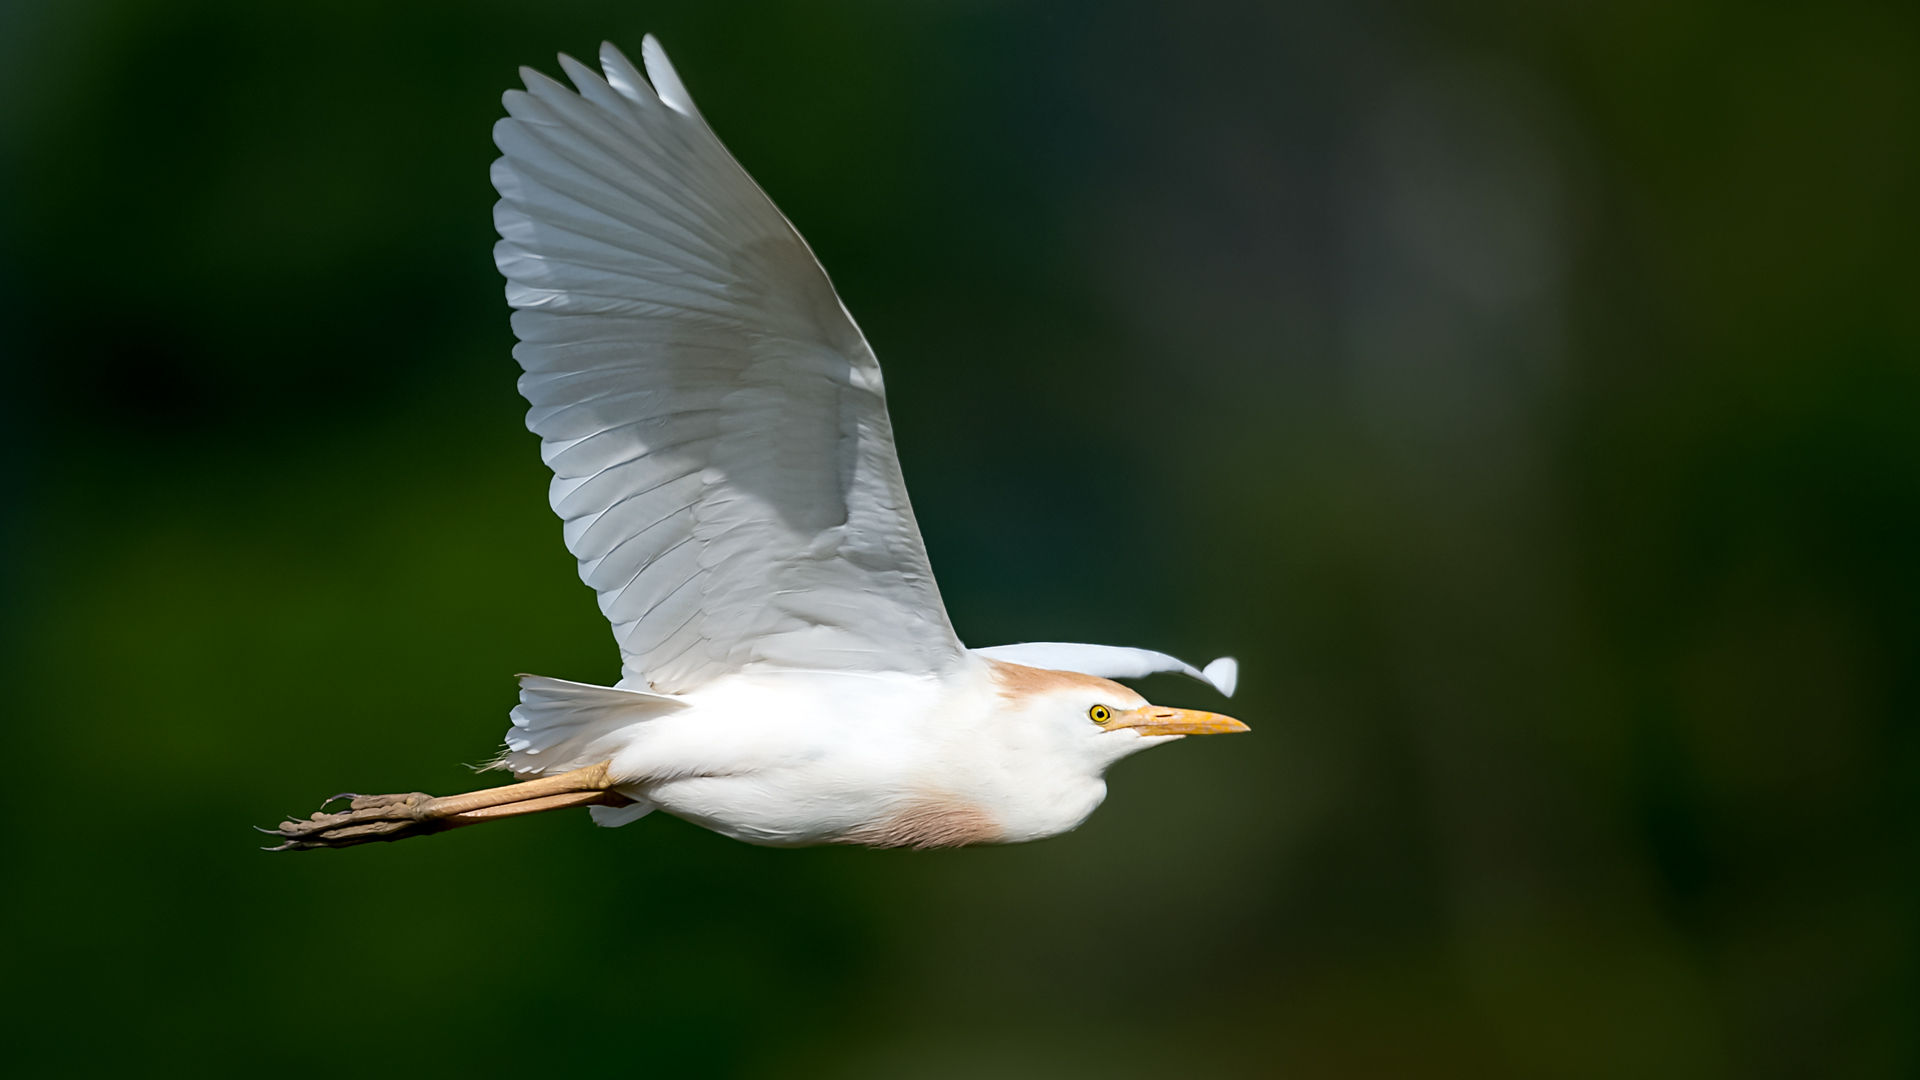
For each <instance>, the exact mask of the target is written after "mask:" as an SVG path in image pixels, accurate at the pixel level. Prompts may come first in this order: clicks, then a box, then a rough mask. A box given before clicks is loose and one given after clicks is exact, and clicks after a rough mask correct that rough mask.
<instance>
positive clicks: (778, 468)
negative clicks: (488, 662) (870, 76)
mask: <svg viewBox="0 0 1920 1080" xmlns="http://www.w3.org/2000/svg"><path fill="white" fill-rule="evenodd" d="M643 56H644V59H645V61H646V70H647V75H646V76H645V77H643V76H642V75H641V73H640V71H639V70H638V69H637V68H636V67H635V66H634V65H633V64H632V63H631V62H630V61H629V60H628V59H627V58H626V57H625V56H623V55H622V54H621V53H620V52H619V50H617V49H615V48H614V47H613V46H612V45H605V46H603V47H602V48H601V51H600V60H601V66H602V69H603V71H604V75H602V74H599V73H595V72H594V71H592V70H591V69H589V68H588V67H587V66H586V65H584V64H581V63H579V62H578V61H576V60H574V59H572V58H571V57H565V56H563V57H561V59H560V66H561V69H562V71H563V72H564V73H565V74H566V75H567V76H568V78H570V79H571V80H572V81H573V84H574V89H569V88H567V87H566V86H565V85H563V84H561V83H560V82H558V81H556V80H554V79H551V78H548V77H547V76H545V75H542V74H540V73H539V72H535V71H532V70H530V69H522V77H523V79H524V80H525V83H526V90H524V91H518V90H515V91H509V92H508V93H507V94H506V95H505V98H504V103H505V105H506V109H507V113H508V115H507V117H506V118H505V119H502V120H500V121H498V122H497V123H496V124H495V126H494V142H495V144H496V145H498V146H499V148H500V151H501V154H502V157H501V158H500V159H499V160H498V161H496V162H495V163H494V165H493V168H492V170H491V175H492V177H493V181H494V186H495V187H496V189H497V190H498V191H499V192H500V202H499V203H498V204H496V206H495V208H494V221H495V224H496V226H497V228H498V230H499V233H500V243H499V244H498V245H496V246H495V249H494V258H495V261H496V264H497V265H498V266H499V268H500V271H501V273H502V274H504V275H505V276H506V278H507V300H508V303H509V304H511V305H512V306H513V307H514V308H515V311H514V315H513V328H514V332H515V333H516V335H518V337H519V339H520V344H519V345H518V346H516V347H515V349H514V357H515V358H516V359H517V360H519V362H520V364H521V366H522V368H523V369H524V371H525V374H524V375H522V376H521V379H520V390H521V393H522V394H523V395H525V397H526V398H527V401H528V404H529V405H530V406H531V407H530V409H529V411H528V414H527V426H528V427H529V428H531V429H532V430H533V431H534V432H536V433H537V434H539V435H540V437H541V454H542V457H543V458H544V460H545V461H546V462H547V464H548V465H549V466H550V467H551V468H552V469H553V473H554V479H553V484H552V488H551V490H550V491H549V493H548V498H549V501H550V503H551V504H552V506H553V508H554V511H555V512H556V513H558V514H559V515H560V517H561V519H562V521H563V522H564V523H565V525H564V527H563V530H562V535H563V537H564V538H565V540H566V543H567V547H568V549H569V550H570V551H572V552H573V554H574V556H575V557H576V558H578V559H579V561H580V575H581V579H582V580H583V581H585V582H586V583H587V584H588V585H589V586H591V587H592V588H593V589H594V590H595V591H596V592H597V593H598V594H599V600H600V608H601V610H602V611H603V612H604V613H605V614H606V616H607V618H608V619H609V620H610V621H611V622H612V623H613V629H614V635H615V637H616V639H617V640H618V641H619V643H620V647H621V653H622V658H623V662H624V677H623V679H622V685H623V686H642V685H651V686H653V687H656V688H658V689H660V690H664V691H669V692H679V691H684V690H687V689H691V688H692V687H695V686H698V685H700V684H701V683H703V682H705V681H708V680H710V679H712V678H714V677H716V676H718V675H720V674H724V673H727V672H732V671H741V670H751V669H755V668H813V669H820V668H825V669H844V668H857V669H860V670H881V671H901V672H908V673H917V674H933V673H937V672H939V671H942V670H945V669H946V668H947V667H949V666H950V665H952V664H953V663H954V662H956V661H957V660H958V658H959V657H960V656H961V655H962V654H963V653H964V650H963V649H962V648H961V646H960V643H959V641H958V639H956V638H955V637H954V634H953V630H952V627H951V625H950V624H949V622H948V620H947V616H946V610H945V608H944V607H943V605H942V604H941V602H940V595H939V590H938V588H937V587H936V586H935V584H934V580H933V573H932V569H931V568H930V567H929V565H928V563H927V557H926V550H925V546H924V545H923V543H922V542H921V539H920V533H919V527H918V526H917V525H916V524H915V522H914V519H913V511H912V508H911V506H910V505H909V503H908V501H907V493H906V486H905V483H904V481H903V480H902V479H901V476H900V467H899V462H898V459H897V456H896V454H895V451H894V446H893V435H892V428H891V425H890V423H889V421H888V419H887V411H886V397H885V390H884V388H883V384H882V381H881V378H880V368H879V364H878V362H877V361H876V360H875V359H874V357H873V352H872V350H871V349H870V348H869V347H868V346H867V343H866V340H865V339H864V338H863V337H862V336H861V334H860V331H859V329H858V328H857V327H856V326H855V325H854V324H853V320H852V318H851V317H849V316H848V315H847V313H846V309H845V308H844V307H843V306H841V304H840V300H839V297H837V296H836V295H835V294H834V291H833V287H832V285H831V284H830V283H829V282H828V280H827V277H826V274H825V272H824V271H822V270H821V269H820V266H819V264H818V263H817V262H816V261H815V260H814V258H813V254H812V252H811V251H809V250H808V248H807V246H806V243H805V241H803V240H801V238H800V236H799V234H798V233H796V232H794V230H793V228H792V226H791V225H789V224H788V223H787V220H786V218H784V217H783V216H781V214H780V212H779V211H778V210H776V209H775V208H774V206H773V204H772V203H771V202H769V201H768V200H767V198H766V196H765V195H764V194H763V193H761V191H760V189H759V188H758V187H757V186H755V185H754V183H753V181H752V180H751V179H749V178H748V177H747V175H746V173H745V172H744V171H742V170H741V169H740V166H739V165H738V164H737V163H735V162H734V160H733V158H732V157H731V156H730V155H729V154H728V153H727V152H726V150H725V149H724V148H723V147H722V146H721V145H720V142H719V140H717V139H716V138H714V136H713V133H712V131H711V130H709V129H708V127H707V125H706V122H705V121H704V120H703V119H702V118H701V117H700V114H699V111H698V110H697V109H695V108H694V105H693V99H692V98H691V96H689V95H688V94H687V91H686V87H685V85H684V84H683V83H682V82H681V80H680V78H679V76H678V75H677V74H676V73H675V72H674V70H673V68H672V66H671V65H670V64H669V63H668V62H667V59H666V54H665V52H664V51H662V50H661V49H660V47H659V43H658V42H656V41H655V40H654V39H653V38H651V37H649V38H647V39H646V42H645V45H644V50H643Z"/></svg>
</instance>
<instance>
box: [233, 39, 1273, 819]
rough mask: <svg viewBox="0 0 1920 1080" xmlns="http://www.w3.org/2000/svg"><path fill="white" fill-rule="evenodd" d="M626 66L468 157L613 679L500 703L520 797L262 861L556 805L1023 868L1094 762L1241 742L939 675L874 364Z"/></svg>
mask: <svg viewBox="0 0 1920 1080" xmlns="http://www.w3.org/2000/svg"><path fill="white" fill-rule="evenodd" d="M642 58H643V60H644V61H645V64H646V75H645V76H644V77H643V76H642V75H641V73H640V71H639V70H638V69H636V68H635V67H634V65H633V64H632V62H631V61H629V60H628V59H627V58H626V56H624V55H623V54H622V53H621V52H620V51H619V50H618V49H616V48H614V47H613V46H612V45H611V44H606V45H602V46H601V48H600V62H601V66H602V69H603V70H602V72H601V73H596V72H595V71H593V70H592V69H590V68H588V67H587V66H585V65H584V64H581V63H579V62H578V61H576V60H574V59H573V58H572V57H569V56H564V55H563V56H561V57H560V66H561V67H562V69H563V70H564V71H565V73H566V75H567V76H568V78H570V79H571V80H572V81H573V84H574V88H573V89H571V90H570V89H568V88H567V87H566V86H564V85H563V84H561V83H559V82H557V81H555V80H553V79H550V78H548V77H546V76H544V75H542V74H540V73H538V72H536V71H534V70H532V69H530V68H522V69H521V77H522V78H523V79H524V80H525V83H526V89H525V90H524V91H520V90H512V91H508V92H507V94H506V97H505V102H506V108H507V112H508V114H509V115H508V116H507V117H506V118H504V119H502V120H500V121H498V122H497V123H496V124H495V126H494V129H493V135H494V141H495V143H496V144H497V145H498V146H499V148H500V152H501V155H502V156H501V157H500V158H499V159H498V160H496V161H495V162H494V163H493V169H492V178H493V183H494V186H495V187H496V188H497V189H498V190H499V193H500V201H499V202H498V203H496V204H495V205H494V221H495V224H496V225H497V227H498V229H499V233H500V242H499V244H498V245H497V246H496V247H495V249H494V259H495V262H496V263H497V264H498V266H499V268H500V271H501V272H502V273H503V274H504V275H505V276H506V278H507V301H508V303H509V304H510V305H511V306H512V307H513V309H514V312H513V329H514V332H515V334H516V335H517V336H518V338H519V344H518V345H517V346H516V347H515V349H514V356H515V358H516V359H518V360H519V362H520V364H521V366H522V367H523V368H524V369H525V374H524V375H522V376H521V378H520V384H519V385H520V391H521V393H522V394H524V395H525V396H526V398H527V401H528V402H529V404H530V405H531V409H530V411H529V412H528V414H527V426H528V427H529V428H531V429H532V430H533V431H534V432H535V433H536V434H538V435H539V436H540V451H541V455H542V456H543V457H544V458H545V460H546V462H547V464H548V465H549V466H551V467H552V469H553V484H552V488H551V491H550V496H549V497H550V501H551V503H552V506H553V509H554V511H555V512H556V513H558V514H559V515H560V517H561V519H562V520H563V521H564V522H565V527H564V537H565V540H566V545H567V548H568V549H569V550H570V551H572V552H573V554H574V555H575V556H576V557H577V558H578V559H579V562H580V576H581V578H582V580H584V581H585V582H586V583H587V584H588V585H589V586H591V587H592V588H593V589H594V590H595V592H597V593H598V594H599V600H600V609H601V611H602V612H604V613H605V614H606V617H607V618H608V620H609V621H611V622H612V624H613V633H614V637H615V638H616V639H617V640H618V642H619V646H620V656H621V663H622V667H621V677H620V681H619V682H618V684H617V685H614V686H593V685H587V684H584V683H577V682H568V681H565V680H561V679H550V678H543V677H540V676H535V675H523V676H521V679H520V703H519V706H518V707H517V708H515V709H514V710H513V712H512V727H511V728H510V729H509V730H508V732H507V737H506V748H505V750H504V752H503V753H502V754H501V755H500V758H499V759H498V761H497V762H496V763H495V764H496V765H497V766H498V767H500V768H503V769H506V770H508V771H510V772H511V773H513V774H514V775H515V776H516V777H518V778H519V782H517V783H510V784H505V785H501V786H498V787H492V788H486V789H482V790H479V791H473V792H469V793H466V794H463V795H453V796H447V797H442V798H435V797H432V796H429V795H426V794H423V793H420V792H413V793H409V794H401V795H373V796H367V795H343V796H335V797H334V799H329V800H328V801H327V803H325V804H323V805H322V807H321V810H320V812H318V813H315V814H313V815H312V816H311V817H310V818H309V819H307V820H302V821H285V822H282V823H281V824H280V827H279V828H278V829H276V830H266V831H269V832H272V833H274V834H276V835H277V836H279V837H281V838H282V841H283V842H282V843H281V844H280V845H279V846H278V847H277V848H274V849H272V850H296V851H297V850H304V849H310V848H335V847H348V846H351V845H355V844H362V843H367V842H370V841H382V840H399V839H404V838H407V837H411V836H418V835H423V834H427V833H433V832H440V831H444V830H446V829H451V828H458V827H461V826H466V825H473V824H478V823H481V822H487V821H494V820H497V819H503V818H508V817H515V816H518V815H522V814H530V813H536V812H541V811H548V810H559V809H564V808H569V807H579V806H585V807H590V808H591V812H592V816H593V819H594V820H595V821H596V822H598V823H599V824H601V825H608V826H614V825H625V824H627V823H629V822H632V821H634V820H637V819H638V818H640V817H643V816H644V815H646V814H648V813H650V812H651V811H654V810H663V811H665V812H667V813H669V814H673V815H675V816H677V817H680V818H684V819H686V820H688V821H692V822H695V823H697V824H699V825H703V826H705V827H707V828H709V829H712V830H714V831H715V832H718V833H722V834H724V835H726V836H730V837H734V838H735V839H739V840H744V841H747V842H749V843H755V844H768V845H779V846H802V845H809V844H834V843H838V844H864V845H869V846H874V847H915V848H932V847H952V846H958V845H963V844H979V843H1008V842H1016V841H1023V840H1034V839H1039V838H1041V837H1046V836H1053V835H1055V834H1058V833H1062V832H1065V831H1067V830H1069V829H1072V828H1074V827H1075V826H1077V825H1079V824H1080V823H1081V822H1082V821H1084V820H1085V819H1086V817H1087V815H1089V814H1091V813H1092V812H1093V810H1094V808H1095V807H1097V806H1098V805H1099V804H1100V802H1101V800H1102V799H1104V798H1105V796H1106V783H1105V780H1104V779H1103V776H1104V774H1105V772H1106V770H1107V768H1108V766H1111V765H1112V764H1113V763H1114V762H1116V761H1118V760H1120V759H1121V758H1123V757H1126V756H1127V755H1129V754H1133V753H1136V752H1138V751H1140V750H1144V749H1146V748H1148V747H1151V746H1158V745H1160V744H1162V743H1166V742H1172V741H1175V740H1178V739H1180V738H1182V737H1184V736H1187V735H1205V734H1214V733H1221V732H1235V731H1245V730H1246V729H1247V728H1246V725H1245V724H1242V723H1241V722H1240V721H1238V720H1235V719H1233V718H1231V717H1227V716H1222V715H1219V714H1216V713H1211V712H1202V711H1197V710H1190V709H1175V708H1164V707H1161V706H1158V705H1153V704H1150V703H1148V702H1147V701H1146V699H1144V698H1142V697H1141V696H1140V695H1139V694H1137V693H1135V692H1134V691H1133V690H1131V689H1129V688H1128V687H1126V686H1123V685H1121V684H1120V683H1117V682H1114V681H1112V680H1114V679H1118V678H1136V677H1139V676H1143V675H1148V674H1151V673H1154V672H1183V673H1185V674H1187V675H1190V676H1193V677H1194V678H1197V679H1200V680H1202V681H1204V682H1207V683H1210V684H1211V685H1212V686H1214V687H1215V688H1216V689H1218V690H1219V691H1220V692H1222V693H1224V694H1227V695H1231V694H1232V693H1233V689H1234V682H1235V680H1236V677H1237V667H1236V664H1235V662H1234V661H1233V660H1232V659H1231V658H1222V659H1219V660H1216V661H1214V662H1213V663H1211V664H1208V665H1207V666H1206V668H1205V669H1204V670H1200V669H1196V668H1194V667H1192V666H1190V665H1188V664H1185V663H1182V662H1181V661H1179V660H1176V659H1174V658H1173V657H1171V656H1168V655H1166V654H1164V653H1159V652H1154V651H1151V650H1147V649H1132V648H1119V647H1113V646H1105V645H1079V644H1067V643H1059V642H1050V643H1028V644H1023V645H1002V646H997V647H992V648H981V649H969V648H967V647H966V646H965V645H962V644H961V642H960V639H959V637H958V636H956V635H955V633H954V630H953V626H952V624H951V623H950V622H949V621H948V618H947V613H946V608H945V607H944V605H943V604H942V603H941V599H940V592H939V589H938V588H937V587H936V586H935V584H934V578H933V570H932V568H931V567H930V566H929V565H928V562H927V553H926V549H925V546H924V545H923V543H922V542H921V539H920V529H919V526H918V525H917V524H916V523H915V521H914V517H913V510H912V508H911V507H910V506H909V505H908V501H907V489H906V484H905V482H904V480H903V479H902V478H901V473H900V464H899V461H898V458H897V456H896V454H895V452H894V445H893V432H892V428H891V425H890V422H889V421H888V418H887V406H886V395H885V391H884V389H883V387H882V383H881V378H880V365H879V363H878V361H877V360H875V358H874V355H873V350H872V349H871V348H869V347H868V345H867V342H866V339H865V338H864V337H862V336H861V333H860V330H859V328H858V327H856V326H855V325H854V321H853V317H852V316H851V315H849V314H848V312H847V309H846V308H845V307H844V306H842V304H841V302H840V298H839V297H838V296H837V295H836V294H835V292H834V290H833V286H832V285H831V284H830V283H829V282H828V280H827V275H826V272H825V271H824V270H823V269H822V268H821V266H820V264H819V262H817V261H816V260H815V259H814V256H813V252H812V250H811V249H809V248H808V246H807V244H806V241H804V240H802V239H801V238H800V234H799V233H798V232H796V231H795V230H794V228H793V226H792V225H791V224H790V223H789V222H788V221H787V219H786V218H785V217H783V216H782V215H781V213H780V211H778V210H776V209H775V208H774V205H773V203H772V202H771V201H770V200H769V199H768V198H767V196H766V195H765V194H764V193H763V192H762V191H761V190H760V188H759V187H758V186H757V185H755V183H754V182H753V180H752V179H750V178H749V177H748V176H747V174H746V172H745V170H743V169H742V168H741V167H740V165H739V164H738V163H737V162H735V161H734V159H733V157H732V156H731V155H730V154H729V153H728V152H727V150H726V149H725V148H724V147H723V146H721V144H720V140H719V139H718V138H716V137H715V136H714V133H713V131H712V130H711V129H709V128H708V126H707V123H706V121H705V120H704V119H702V117H701V115H700V111H699V110H698V109H696V108H695V107H694V104H693V99H692V98H691V97H689V96H688V95H687V89H686V87H685V85H684V84H682V82H681V81H680V77H679V76H678V75H677V74H675V72H674V69H673V66H672V65H671V64H670V63H668V62H667V56H666V53H665V52H664V51H663V50H662V49H661V47H660V44H659V42H658V41H656V40H655V39H654V38H653V37H652V36H648V37H647V38H646V39H645V42H644V45H643V46H642ZM340 799H345V800H347V805H346V808H345V809H343V810H339V811H336V812H328V810H327V807H328V806H331V805H333V804H334V803H335V801H336V800H340Z"/></svg>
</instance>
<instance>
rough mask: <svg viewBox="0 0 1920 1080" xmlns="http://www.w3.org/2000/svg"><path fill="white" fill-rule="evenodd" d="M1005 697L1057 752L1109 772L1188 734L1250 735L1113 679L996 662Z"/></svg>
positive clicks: (1222, 719) (1227, 721) (1225, 719)
mask: <svg viewBox="0 0 1920 1080" xmlns="http://www.w3.org/2000/svg"><path fill="white" fill-rule="evenodd" d="M988 663H989V664H991V665H992V672H993V678H994V682H995V683H996V684H997V685H998V689H999V692H1000V695H1001V697H1002V698H1003V699H1004V700H1005V701H1006V702H1007V703H1008V705H1010V706H1012V707H1013V708H1014V709H1015V710H1017V711H1018V712H1019V713H1020V714H1021V718H1022V722H1023V724H1024V725H1031V727H1032V730H1033V731H1034V734H1035V735H1037V736H1039V737H1041V738H1043V739H1044V740H1045V741H1046V743H1048V744H1050V745H1051V746H1052V747H1054V748H1056V749H1067V750H1070V751H1071V752H1073V753H1075V754H1076V756H1083V757H1085V758H1086V759H1088V761H1089V762H1090V763H1092V764H1094V765H1095V767H1096V768H1097V769H1100V770H1104V769H1105V768H1106V767H1107V766H1108V765H1111V764H1112V763H1113V762H1115V761H1118V760H1120V759H1121V758H1123V757H1126V756H1127V755H1128V754H1132V753H1135V752H1137V751H1140V750H1145V749H1146V748H1147V747H1149V746H1158V745H1160V744H1161V743H1165V742H1172V741H1173V740H1175V739H1178V738H1181V737H1183V736H1186V735H1220V734H1226V733H1228V732H1234V731H1246V730H1248V729H1247V725H1245V724H1243V723H1241V722H1240V721H1238V720H1235V719H1234V718H1233V717H1231V716H1223V715H1221V714H1220V713H1212V712H1201V711H1199V710H1197V709H1173V708H1168V707H1166V706H1163V705H1155V704H1152V703H1151V702H1149V701H1147V699H1146V698H1143V697H1141V696H1140V695H1139V694H1138V693H1135V692H1134V691H1133V690H1130V689H1128V688H1127V687H1125V686H1122V685H1120V684H1119V683H1117V682H1113V681H1111V680H1108V679H1102V678H1097V677H1095V676H1092V675H1082V674H1080V673H1078V672H1073V671H1048V670H1044V669H1041V668H1033V667H1027V666H1025V665H1023V664H1011V663H1007V662H1005V661H999V660H990V661H988Z"/></svg>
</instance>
